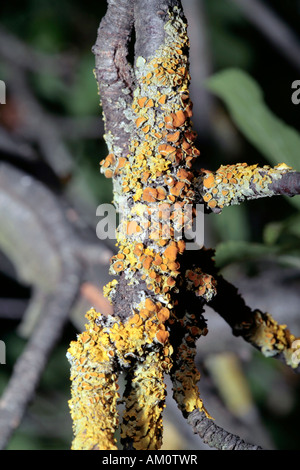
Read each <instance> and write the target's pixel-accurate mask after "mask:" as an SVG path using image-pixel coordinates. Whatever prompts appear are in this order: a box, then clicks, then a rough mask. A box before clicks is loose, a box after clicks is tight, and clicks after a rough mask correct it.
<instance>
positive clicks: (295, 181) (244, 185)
mask: <svg viewBox="0 0 300 470" xmlns="http://www.w3.org/2000/svg"><path fill="white" fill-rule="evenodd" d="M196 186H197V187H198V190H199V193H200V195H201V197H202V198H203V201H204V202H205V203H206V205H207V207H208V209H210V210H212V211H213V212H215V213H217V214H218V213H220V212H221V211H222V209H223V207H225V206H230V205H235V204H240V203H241V202H243V201H247V200H251V199H258V198H262V197H272V196H278V195H285V196H289V197H293V196H295V195H298V194H300V172H297V171H295V170H293V169H292V168H291V167H289V166H287V165H286V164H284V163H281V164H279V165H277V166H275V167H274V168H271V167H270V166H268V165H265V166H264V167H261V168H260V167H259V166H258V165H251V166H249V165H247V164H246V163H238V164H236V165H226V166H223V165H222V166H221V167H220V168H219V169H218V170H217V171H216V172H211V171H208V170H203V171H202V172H201V173H200V175H199V176H198V178H197V183H196Z"/></svg>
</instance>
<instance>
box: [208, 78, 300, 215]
mask: <svg viewBox="0 0 300 470" xmlns="http://www.w3.org/2000/svg"><path fill="white" fill-rule="evenodd" d="M206 83H207V87H208V88H209V90H210V91H212V92H213V93H214V94H215V95H217V96H218V97H219V98H220V99H222V100H223V101H224V103H225V104H226V106H227V107H228V110H229V112H230V115H231V117H232V119H233V121H234V123H235V125H236V126H237V128H238V129H239V130H240V131H241V132H242V134H243V135H244V136H245V137H246V138H247V139H248V140H249V141H250V142H251V144H252V145H253V146H254V147H255V148H256V149H257V150H259V151H260V152H261V153H262V154H263V155H264V157H265V158H266V159H267V160H268V161H269V162H270V164H271V165H278V164H279V163H282V162H284V163H286V164H287V165H289V166H291V167H293V168H294V169H295V170H297V169H298V170H300V168H299V149H300V134H299V133H298V132H297V131H296V130H295V129H294V128H292V127H290V126H288V125H287V124H285V123H284V122H283V121H282V120H280V119H279V118H278V117H277V116H275V115H274V114H273V113H272V111H270V109H269V108H268V107H267V106H266V104H265V102H264V99H263V92H262V90H261V88H260V87H259V86H258V84H257V83H256V82H255V80H253V78H251V77H250V76H249V75H248V74H247V73H245V72H243V71H242V70H239V69H227V70H225V71H222V72H219V73H217V74H216V75H214V76H213V77H211V78H210V79H209V80H208V81H207V82H206ZM287 200H288V201H289V202H290V203H291V204H293V205H294V206H295V207H297V208H298V209H299V208H300V198H299V197H294V198H287Z"/></svg>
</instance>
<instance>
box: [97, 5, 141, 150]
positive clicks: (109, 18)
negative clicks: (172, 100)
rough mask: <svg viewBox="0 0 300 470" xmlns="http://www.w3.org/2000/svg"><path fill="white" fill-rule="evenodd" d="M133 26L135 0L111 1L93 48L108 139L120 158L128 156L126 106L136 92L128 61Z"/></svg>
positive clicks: (128, 133)
mask: <svg viewBox="0 0 300 470" xmlns="http://www.w3.org/2000/svg"><path fill="white" fill-rule="evenodd" d="M132 25H133V1H132V0H117V1H116V0H108V9H107V12H106V15H105V17H104V18H103V19H102V21H101V23H100V26H99V29H98V35H97V41H96V44H95V46H94V47H93V52H94V54H95V59H96V68H95V75H96V80H97V83H98V87H99V93H100V96H101V103H102V109H103V114H104V119H105V131H106V140H107V144H108V147H109V152H110V153H115V154H116V155H117V156H118V157H121V156H123V157H126V155H127V152H128V142H129V137H130V129H131V123H130V120H129V119H127V118H126V117H125V115H124V109H126V108H127V107H128V108H129V107H130V104H131V100H132V91H133V77H132V71H131V66H130V64H129V62H128V61H127V55H128V47H127V45H128V42H129V39H130V35H131V30H132ZM109 136H110V137H109Z"/></svg>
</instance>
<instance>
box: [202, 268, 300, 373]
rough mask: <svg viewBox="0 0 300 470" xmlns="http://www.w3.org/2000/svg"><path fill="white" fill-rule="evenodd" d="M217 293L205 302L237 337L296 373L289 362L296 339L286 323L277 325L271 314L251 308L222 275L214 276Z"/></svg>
mask: <svg viewBox="0 0 300 470" xmlns="http://www.w3.org/2000/svg"><path fill="white" fill-rule="evenodd" d="M216 281H217V295H216V296H215V297H214V298H213V299H212V300H211V301H210V302H209V303H208V305H209V306H210V307H212V308H213V309H214V310H215V311H216V312H217V313H218V314H219V315H221V316H222V318H224V320H225V321H226V322H227V323H228V324H229V325H230V326H231V328H232V333H233V334H234V335H235V336H241V337H242V338H243V339H245V340H246V341H247V342H249V343H250V344H252V346H254V347H255V348H256V349H258V350H259V351H261V353H262V354H263V355H265V356H266V357H275V358H277V359H280V360H282V361H283V362H285V363H286V364H287V365H289V366H291V367H292V368H293V370H294V371H296V372H300V366H298V367H297V364H296V363H294V362H293V360H292V355H293V353H294V352H295V348H293V346H292V344H293V342H294V341H295V340H296V338H295V336H294V335H292V334H291V333H290V332H289V330H287V329H286V325H279V324H278V323H277V322H276V321H275V320H274V319H272V317H271V315H270V314H268V313H262V312H260V311H259V310H251V308H250V307H248V306H247V305H246V304H245V302H244V300H243V298H242V297H241V296H240V295H239V293H238V290H237V289H236V287H234V286H233V285H232V284H230V283H229V282H228V281H226V280H225V279H223V277H222V276H217V277H216Z"/></svg>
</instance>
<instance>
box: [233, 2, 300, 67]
mask: <svg viewBox="0 0 300 470" xmlns="http://www.w3.org/2000/svg"><path fill="white" fill-rule="evenodd" d="M231 2H232V3H234V4H235V5H237V6H238V7H239V8H240V9H241V10H242V11H243V13H244V14H245V16H246V17H247V19H248V20H249V21H250V22H251V23H253V24H254V25H255V26H256V27H257V28H258V29H259V31H260V32H261V33H262V34H263V35H264V36H266V37H267V38H268V39H269V41H270V42H271V43H273V44H274V46H275V47H276V48H278V49H279V50H280V52H281V53H282V54H283V56H284V57H285V58H287V59H288V60H289V61H290V62H291V64H292V65H293V66H294V67H296V68H297V69H298V70H300V44H299V40H298V38H297V36H296V35H295V34H294V33H293V32H292V30H291V28H289V27H288V26H287V25H286V24H285V23H284V21H283V20H282V19H281V18H280V17H279V16H278V15H277V14H276V13H275V12H274V11H273V10H272V9H271V8H269V7H268V6H267V5H266V3H262V2H261V1H259V0H251V1H249V0H231Z"/></svg>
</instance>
